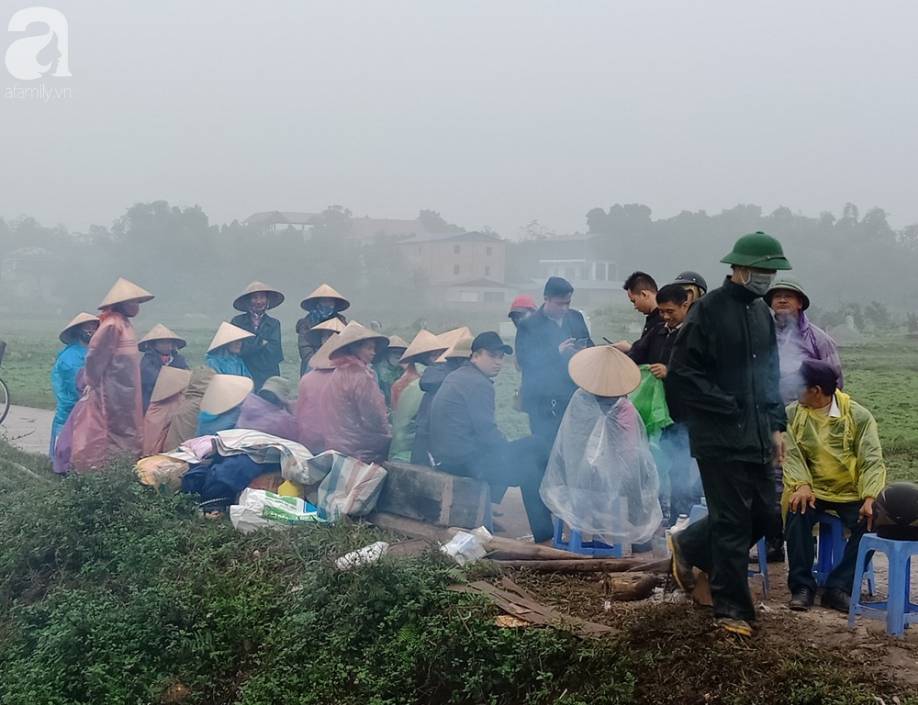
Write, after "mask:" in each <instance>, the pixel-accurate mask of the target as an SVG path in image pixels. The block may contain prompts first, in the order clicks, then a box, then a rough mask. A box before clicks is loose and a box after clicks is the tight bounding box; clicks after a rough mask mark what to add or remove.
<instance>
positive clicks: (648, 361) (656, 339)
mask: <svg viewBox="0 0 918 705" xmlns="http://www.w3.org/2000/svg"><path fill="white" fill-rule="evenodd" d="M678 334H679V330H678V329H677V330H670V329H669V328H667V327H666V324H665V323H659V324H658V325H656V326H654V327H653V328H651V329H650V330H649V331H648V332H647V333H645V334H644V336H643V337H642V338H641V339H640V340H639V341H637V342H636V343H635V344H634V345H632V346H631V352H629V353H628V355H629V357H631V359H632V360H634V362H635V364H637V365H654V364H657V363H661V364H663V365H668V364H669V358H670V355H672V352H673V345H674V344H675V342H676V337H677V336H678Z"/></svg>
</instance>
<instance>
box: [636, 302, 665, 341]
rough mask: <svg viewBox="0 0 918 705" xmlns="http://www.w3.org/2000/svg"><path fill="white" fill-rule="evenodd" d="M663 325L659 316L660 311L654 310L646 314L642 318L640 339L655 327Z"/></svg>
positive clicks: (661, 317)
mask: <svg viewBox="0 0 918 705" xmlns="http://www.w3.org/2000/svg"><path fill="white" fill-rule="evenodd" d="M662 325H663V316H661V315H660V309H658V308H655V309H654V310H653V311H651V312H650V313H648V314H647V315H646V316H645V317H644V330H642V331H641V337H642V338H643V337H644V336H645V335H647V334H648V333H649V332H650V331H652V330H653V329H654V328H656V327H657V326H662Z"/></svg>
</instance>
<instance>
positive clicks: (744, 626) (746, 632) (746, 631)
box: [714, 617, 752, 636]
mask: <svg viewBox="0 0 918 705" xmlns="http://www.w3.org/2000/svg"><path fill="white" fill-rule="evenodd" d="M714 626H715V627H717V628H718V629H723V630H724V631H725V632H728V633H729V634H736V635H737V636H752V625H751V624H749V622H747V621H746V620H745V619H733V618H732V617H718V618H717V619H715V620H714Z"/></svg>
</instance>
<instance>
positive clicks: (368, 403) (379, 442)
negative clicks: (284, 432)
mask: <svg viewBox="0 0 918 705" xmlns="http://www.w3.org/2000/svg"><path fill="white" fill-rule="evenodd" d="M386 341H387V339H386V337H385V336H383V335H380V334H378V333H376V332H374V331H372V330H370V329H368V328H364V327H363V326H362V325H360V324H359V323H355V322H354V321H351V322H350V323H348V324H347V327H346V328H345V329H344V330H343V331H341V332H340V333H339V334H338V335H337V336H335V337H334V338H332V345H331V349H330V350H329V353H328V356H329V358H330V359H331V362H332V363H333V364H334V366H335V371H334V372H333V373H332V375H331V378H330V379H329V381H328V384H326V385H325V388H324V389H323V390H322V396H321V399H320V402H319V407H320V410H321V413H322V416H323V426H324V432H325V442H326V444H327V446H328V448H329V449H331V450H337V451H338V452H340V453H344V454H345V455H349V456H351V457H353V458H358V459H360V460H362V461H363V462H365V463H375V462H380V461H382V460H385V459H386V457H387V455H388V452H389V441H390V440H391V439H392V429H391V427H390V426H389V416H388V412H387V410H386V400H385V399H384V398H383V394H382V392H381V391H380V390H379V385H378V384H376V375H375V374H374V372H373V367H372V365H373V358H375V357H376V351H377V350H378V349H379V348H380V347H381V346H382V345H384V344H385V343H386Z"/></svg>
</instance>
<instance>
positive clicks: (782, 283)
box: [765, 277, 810, 311]
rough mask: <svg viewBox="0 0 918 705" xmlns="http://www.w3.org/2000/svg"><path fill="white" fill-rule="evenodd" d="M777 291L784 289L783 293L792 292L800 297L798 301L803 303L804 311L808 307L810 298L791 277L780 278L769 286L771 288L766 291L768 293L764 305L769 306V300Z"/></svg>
mask: <svg viewBox="0 0 918 705" xmlns="http://www.w3.org/2000/svg"><path fill="white" fill-rule="evenodd" d="M779 289H784V290H785V291H793V292H794V293H795V294H797V296H799V297H800V300H801V301H802V302H803V310H804V311H806V310H807V309H808V308H809V307H810V297H809V296H807V295H806V292H805V291H804V290H803V287H802V286H801V285H800V282H798V281H797V280H796V279H792V278H791V277H780V278H778V279H775V283H774V284H772V285H771V288H770V289H769V290H768V293H767V294H765V303H767V304H768V305H769V306H771V300H772V298H773V297H774V295H775V292H776V291H778V290H779Z"/></svg>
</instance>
